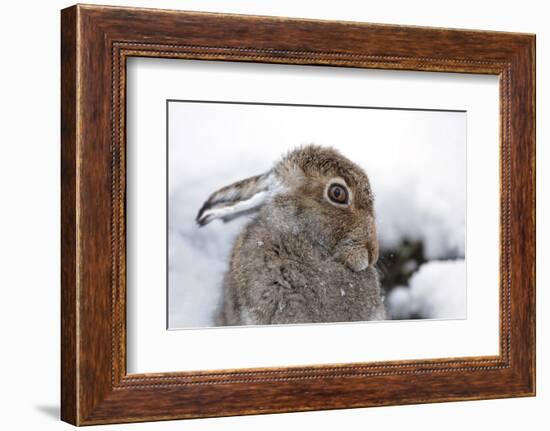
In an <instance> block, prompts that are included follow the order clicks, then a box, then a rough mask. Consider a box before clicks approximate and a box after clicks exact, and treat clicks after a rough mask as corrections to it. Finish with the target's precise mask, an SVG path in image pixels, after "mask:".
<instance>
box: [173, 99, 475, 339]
mask: <svg viewBox="0 0 550 431" xmlns="http://www.w3.org/2000/svg"><path fill="white" fill-rule="evenodd" d="M167 146H168V151H167V154H168V160H167V164H168V178H167V181H168V196H167V201H168V232H167V235H168V277H167V282H168V286H167V289H168V292H167V293H168V295H167V297H168V307H167V309H168V319H167V320H168V328H169V329H184V328H193V327H213V326H247V325H271V324H276V325H281V324H315V323H343V322H362V321H365V322H368V321H379V320H396V319H398V320H403V319H462V318H466V268H465V220H466V112H465V111H457V110H429V109H410V108H394V107H391V108H389V107H367V106H326V105H325V106H323V105H299V104H270V103H241V102H236V101H231V102H228V101H198V100H187V101H185V100H169V101H167Z"/></svg>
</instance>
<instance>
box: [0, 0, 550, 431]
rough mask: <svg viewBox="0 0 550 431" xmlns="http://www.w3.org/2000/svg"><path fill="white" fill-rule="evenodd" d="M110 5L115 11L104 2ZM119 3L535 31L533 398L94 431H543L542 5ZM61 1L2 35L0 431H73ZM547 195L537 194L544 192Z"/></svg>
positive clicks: (13, 12) (546, 181)
mask: <svg viewBox="0 0 550 431" xmlns="http://www.w3.org/2000/svg"><path fill="white" fill-rule="evenodd" d="M103 3H108V4H114V2H110V1H107V0H105V1H103ZM116 3H117V4H121V5H122V4H126V5H134V6H150V7H153V6H154V7H166V8H175V9H195V10H201V9H202V10H211V11H220V12H235V13H252V14H265V15H286V16H296V17H311V18H324V19H347V20H358V21H370V22H381V23H393V24H412V25H431V26H441V27H457V28H478V29H487V30H506V31H525V32H536V33H537V76H538V82H537V116H538V118H539V121H538V127H537V135H538V151H537V154H538V172H537V177H538V191H539V193H538V199H537V200H538V203H537V212H538V214H537V219H538V220H539V226H538V235H537V249H538V250H537V251H538V259H537V261H538V263H539V264H538V268H537V281H538V289H537V311H538V319H537V324H538V327H537V335H538V348H537V351H538V379H537V383H538V385H537V386H538V391H537V392H538V396H537V398H524V399H508V400H494V401H475V402H460V403H445V404H437V405H419V406H404V407H401V406H398V407H388V408H371V409H356V410H342V411H329V412H310V413H294V414H284V415H269V416H254V417H237V418H223V419H207V420H195V421H186V422H181V421H174V422H164V423H155V424H134V425H122V426H106V427H98V428H97V429H103V428H104V429H115V430H122V429H135V430H138V429H147V430H168V429H178V430H225V429H239V430H256V429H271V430H275V429H281V428H298V429H300V428H306V429H309V428H312V429H326V430H329V429H342V428H345V429H366V428H371V429H401V428H406V429H408V430H417V429H418V430H440V429H442V428H444V429H446V430H470V429H478V428H481V427H491V428H492V429H498V430H514V431H515V430H518V429H523V428H525V427H526V426H527V427H529V428H530V429H545V428H546V427H547V424H548V422H549V421H550V415H549V413H548V405H549V402H550V395H549V391H550V374H549V373H548V365H545V363H546V364H547V363H548V361H549V350H548V349H549V347H548V346H549V341H548V339H549V335H550V333H549V332H548V325H549V323H550V322H549V319H548V314H547V313H546V314H545V313H544V310H548V308H549V306H550V304H549V302H548V301H549V297H548V294H547V293H546V292H545V291H544V290H545V289H544V287H545V284H547V283H548V272H547V270H546V268H545V267H544V265H543V262H545V261H546V262H548V259H550V254H549V251H548V246H549V245H550V237H549V236H550V231H549V230H548V228H547V226H546V225H545V224H543V222H542V220H544V219H545V218H546V219H548V217H550V213H549V211H550V206H549V205H550V201H549V195H548V186H550V177H549V175H550V174H549V171H548V169H545V170H543V167H544V166H549V165H550V150H549V149H548V133H549V126H547V124H548V122H545V121H544V119H545V118H549V117H550V91H549V87H548V84H549V83H550V78H548V76H550V71H549V70H548V54H547V53H548V52H549V50H550V46H549V42H548V40H549V38H550V29H549V28H548V18H549V14H548V12H546V10H545V2H541V1H534V0H533V1H529V0H524V1H522V2H517V1H514V2H511V1H487V2H479V1H469V0H463V1H461V2H456V3H446V2H440V1H439V2H438V1H412V2H411V1H406V0H403V1H396V2H369V3H367V2H357V1H353V0H341V1H339V2H334V1H326V2H307V1H297V0H271V1H269V0H265V1H260V0H256V1H236V0H218V1H214V0H197V1H162V0H161V1H153V0H149V1H143V0H142V1H139V0H133V1H131V2H126V1H118V2H116ZM69 4H70V3H68V2H64V1H55V0H54V1H48V2H38V1H28V2H9V3H6V4H4V5H3V9H2V15H1V17H0V22H1V25H0V29H1V30H0V31H1V32H2V33H1V36H2V38H1V40H2V48H3V59H2V68H1V69H0V74H1V79H0V94H1V95H2V97H1V99H0V103H1V105H0V106H1V109H2V112H1V115H2V116H1V118H2V127H1V128H0V135H1V138H0V142H1V150H0V151H1V153H0V180H1V181H0V184H1V189H0V190H1V196H2V210H1V213H0V214H1V215H0V217H1V219H0V220H1V222H0V253H1V256H0V261H1V262H2V267H1V268H2V271H1V272H0V274H1V275H0V277H1V281H0V286H1V287H2V292H3V293H4V297H3V300H2V301H1V303H0V304H1V305H0V307H1V312H0V318H1V319H2V325H1V327H2V338H3V343H2V354H1V355H0V366H1V370H2V382H1V384H0V396H1V397H2V399H1V400H0V401H1V402H2V406H3V408H2V415H1V417H0V421H1V426H2V428H5V429H10V430H18V429H40V430H56V429H70V428H71V427H70V426H69V425H66V424H63V423H60V422H59V421H58V420H57V416H58V409H59V404H58V399H59V387H58V385H59V218H60V215H59V9H60V8H62V7H65V6H68V5H69ZM543 191H544V193H543Z"/></svg>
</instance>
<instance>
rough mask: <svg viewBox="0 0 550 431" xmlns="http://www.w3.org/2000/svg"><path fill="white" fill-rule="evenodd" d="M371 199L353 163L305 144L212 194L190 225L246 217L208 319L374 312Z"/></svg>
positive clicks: (377, 304)
mask: <svg viewBox="0 0 550 431" xmlns="http://www.w3.org/2000/svg"><path fill="white" fill-rule="evenodd" d="M373 200H374V197H373V193H372V190H371V187H370V183H369V179H368V177H367V175H366V173H365V172H364V171H363V170H362V169H361V168H360V167H359V166H357V165H356V164H354V163H353V162H351V161H350V160H348V159H347V158H345V157H344V156H343V155H341V154H340V153H339V152H338V151H336V150H335V149H332V148H328V147H320V146H315V145H307V146H304V147H299V148H297V149H295V150H293V151H291V152H289V153H288V154H286V155H285V156H283V157H282V158H281V160H280V161H278V162H277V163H276V164H275V165H274V166H273V168H272V169H270V170H269V171H268V172H266V173H263V174H261V175H257V176H254V177H251V178H247V179H244V180H242V181H238V182H235V183H233V184H230V185H228V186H226V187H223V188H221V189H219V190H218V191H216V192H214V193H213V194H212V195H211V196H210V197H209V198H208V200H207V201H206V202H205V203H204V204H203V206H202V208H201V209H200V210H199V212H198V215H197V218H196V221H197V223H198V224H199V225H200V226H204V225H206V224H207V223H210V222H211V221H212V220H215V219H221V220H223V221H228V220H231V219H233V218H235V217H239V216H242V215H244V214H255V217H254V218H253V219H252V220H251V222H250V223H249V224H248V225H246V227H245V228H244V229H243V231H242V232H241V233H240V235H239V236H238V238H237V240H236V242H235V244H234V246H233V250H232V253H231V260H230V263H229V271H228V272H227V273H226V274H225V278H224V286H223V301H222V304H221V309H220V312H219V315H218V319H217V320H218V321H217V324H219V325H265V324H290V323H317V322H348V321H363V320H380V319H384V318H385V309H384V304H383V299H382V294H381V288H380V282H379V277H378V272H377V270H376V268H375V266H374V265H375V263H376V261H377V259H378V241H377V237H376V227H375V220H374V210H373Z"/></svg>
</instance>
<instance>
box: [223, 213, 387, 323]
mask: <svg viewBox="0 0 550 431" xmlns="http://www.w3.org/2000/svg"><path fill="white" fill-rule="evenodd" d="M224 289H225V292H224V304H223V310H222V313H221V314H222V318H221V320H222V323H224V324H227V325H243V324H257V325H261V324H285V323H315V322H346V321H361V320H378V319H383V318H384V317H385V313H384V306H383V303H382V299H381V291H380V284H379V279H378V275H377V273H376V270H375V269H374V268H373V267H369V268H367V269H366V270H364V271H359V272H354V271H352V270H350V269H349V268H347V267H346V266H345V265H343V264H342V263H340V262H337V261H335V260H334V259H333V258H332V255H331V252H330V250H326V249H324V248H322V247H319V244H314V243H312V242H311V241H308V240H305V239H304V238H301V237H300V236H299V235H293V234H290V233H288V234H285V233H282V232H272V231H270V229H269V228H266V227H265V226H263V225H262V224H261V223H254V222H253V223H251V224H250V225H249V226H248V227H247V228H246V229H245V230H244V231H243V232H242V233H241V235H240V236H239V238H238V240H237V242H236V244H235V246H234V249H233V253H232V258H231V262H230V270H229V272H228V274H227V276H226V280H225V286H224Z"/></svg>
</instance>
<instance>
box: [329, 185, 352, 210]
mask: <svg viewBox="0 0 550 431" xmlns="http://www.w3.org/2000/svg"><path fill="white" fill-rule="evenodd" d="M327 194H328V197H329V199H330V200H331V201H332V202H334V203H337V204H344V205H345V204H347V203H348V191H347V190H346V188H345V187H344V186H343V185H341V184H337V183H335V184H331V185H330V186H329V188H328V191H327Z"/></svg>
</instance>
